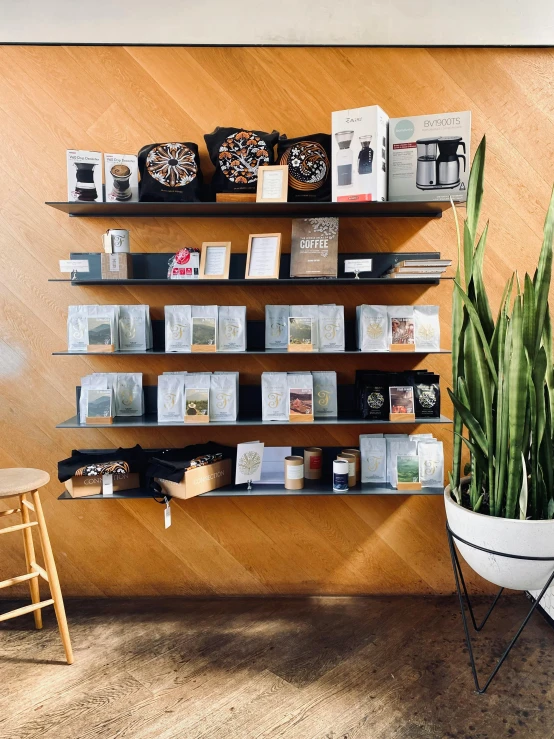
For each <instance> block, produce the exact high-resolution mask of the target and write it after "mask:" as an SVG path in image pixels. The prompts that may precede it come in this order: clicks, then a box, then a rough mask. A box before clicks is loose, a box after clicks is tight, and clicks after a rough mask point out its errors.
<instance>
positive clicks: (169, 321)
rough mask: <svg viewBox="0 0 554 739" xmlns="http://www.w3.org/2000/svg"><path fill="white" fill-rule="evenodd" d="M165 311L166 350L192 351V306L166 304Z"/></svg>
mask: <svg viewBox="0 0 554 739" xmlns="http://www.w3.org/2000/svg"><path fill="white" fill-rule="evenodd" d="M164 312H165V350H166V352H190V341H191V306H190V305H166V306H165V309H164Z"/></svg>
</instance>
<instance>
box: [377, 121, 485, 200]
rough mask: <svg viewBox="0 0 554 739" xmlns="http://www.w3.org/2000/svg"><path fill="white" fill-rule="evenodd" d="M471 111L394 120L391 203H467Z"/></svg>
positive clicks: (391, 134)
mask: <svg viewBox="0 0 554 739" xmlns="http://www.w3.org/2000/svg"><path fill="white" fill-rule="evenodd" d="M470 141H471V111H470V110H465V111H462V112H458V113H435V114H432V115H416V116H404V117H403V118H391V119H390V122H389V200H426V201H433V200H450V198H452V200H454V201H455V202H465V200H466V199H467V183H468V180H469V170H470V165H471V159H470V151H469V146H470Z"/></svg>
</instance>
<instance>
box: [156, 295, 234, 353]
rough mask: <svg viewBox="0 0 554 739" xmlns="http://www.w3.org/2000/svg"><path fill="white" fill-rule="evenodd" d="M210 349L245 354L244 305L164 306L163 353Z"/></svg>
mask: <svg viewBox="0 0 554 739" xmlns="http://www.w3.org/2000/svg"><path fill="white" fill-rule="evenodd" d="M214 347H215V349H214ZM210 349H211V350H212V351H215V350H217V351H218V352H244V351H246V306H244V305H220V306H217V305H166V306H165V350H166V352H191V351H209V350H210Z"/></svg>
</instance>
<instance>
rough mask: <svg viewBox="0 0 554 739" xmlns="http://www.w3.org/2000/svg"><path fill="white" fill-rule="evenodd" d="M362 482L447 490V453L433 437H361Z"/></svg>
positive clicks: (389, 435) (373, 435)
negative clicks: (410, 484)
mask: <svg viewBox="0 0 554 739" xmlns="http://www.w3.org/2000/svg"><path fill="white" fill-rule="evenodd" d="M360 452H361V467H362V482H371V483H388V484H389V485H391V486H392V487H393V488H396V487H397V486H398V482H399V480H400V482H420V483H421V485H422V487H443V485H444V450H443V443H442V441H437V439H435V438H434V436H433V434H412V435H411V436H408V434H384V435H383V434H361V435H360Z"/></svg>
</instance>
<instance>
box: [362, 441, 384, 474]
mask: <svg viewBox="0 0 554 739" xmlns="http://www.w3.org/2000/svg"><path fill="white" fill-rule="evenodd" d="M360 453H361V466H362V482H382V483H386V482H387V440H386V439H383V437H382V436H381V437H378V436H374V435H373V434H360Z"/></svg>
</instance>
